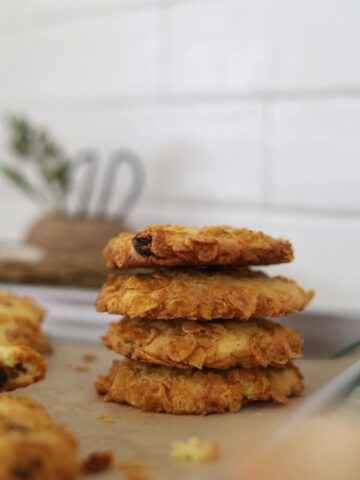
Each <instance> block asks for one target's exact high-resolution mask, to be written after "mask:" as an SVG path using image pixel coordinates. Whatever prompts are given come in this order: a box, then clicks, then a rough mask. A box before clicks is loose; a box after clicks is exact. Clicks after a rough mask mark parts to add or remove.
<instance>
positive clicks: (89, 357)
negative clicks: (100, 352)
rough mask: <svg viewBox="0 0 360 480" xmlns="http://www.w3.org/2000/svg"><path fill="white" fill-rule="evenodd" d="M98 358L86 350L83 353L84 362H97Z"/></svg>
mask: <svg viewBox="0 0 360 480" xmlns="http://www.w3.org/2000/svg"><path fill="white" fill-rule="evenodd" d="M97 359H98V357H97V355H95V354H94V353H90V352H86V353H84V355H83V360H84V362H95V361H96V360H97Z"/></svg>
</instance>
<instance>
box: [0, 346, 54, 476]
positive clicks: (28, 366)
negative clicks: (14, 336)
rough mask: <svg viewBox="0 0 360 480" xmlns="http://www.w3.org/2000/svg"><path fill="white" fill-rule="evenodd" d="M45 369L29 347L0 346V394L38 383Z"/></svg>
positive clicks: (41, 360)
mask: <svg viewBox="0 0 360 480" xmlns="http://www.w3.org/2000/svg"><path fill="white" fill-rule="evenodd" d="M46 369H47V366H46V362H45V360H44V358H43V357H42V355H40V354H39V353H37V352H35V350H33V349H32V348H31V347H28V346H26V345H0V392H3V391H10V390H15V389H16V388H22V387H27V386H28V385H31V384H33V383H35V382H38V381H40V380H42V379H43V378H44V377H45V373H46ZM0 478H1V477H0Z"/></svg>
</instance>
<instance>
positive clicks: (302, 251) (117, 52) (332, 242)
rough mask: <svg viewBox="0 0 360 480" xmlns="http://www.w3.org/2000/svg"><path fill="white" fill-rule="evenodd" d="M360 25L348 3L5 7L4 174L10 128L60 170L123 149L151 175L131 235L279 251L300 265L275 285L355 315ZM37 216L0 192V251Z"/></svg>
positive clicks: (34, 0)
mask: <svg viewBox="0 0 360 480" xmlns="http://www.w3.org/2000/svg"><path fill="white" fill-rule="evenodd" d="M359 14H360V4H359V2H357V1H356V0H344V1H342V2H339V1H335V0H328V1H324V0H316V1H313V2H303V1H297V0H296V1H292V2H289V1H285V0H272V1H271V2H269V1H266V0H255V1H254V0H253V1H237V0H157V1H155V0H129V1H126V0H117V1H115V0H87V1H84V0H76V1H74V0H72V1H69V0H62V1H61V2H60V1H58V0H54V1H52V2H48V1H45V0H28V1H27V2H25V3H24V2H23V1H20V0H11V1H10V0H7V1H6V0H3V1H2V2H1V5H0V82H1V89H0V117H1V120H3V122H2V123H1V127H0V128H1V129H0V158H1V160H4V161H5V162H9V161H10V160H11V155H12V153H11V152H10V151H9V147H8V139H9V131H8V127H7V126H6V118H7V116H8V115H9V114H16V115H21V116H25V117H26V118H27V119H28V120H29V121H31V122H32V123H34V124H35V125H38V126H41V127H44V128H45V129H47V130H48V131H49V132H50V133H51V134H52V135H53V136H54V138H56V140H57V141H58V142H59V143H60V145H61V146H63V147H64V148H65V149H66V151H67V152H69V154H70V156H74V157H75V156H76V155H77V153H78V152H80V151H82V150H83V149H86V148H92V149H94V150H95V151H97V152H98V153H99V155H100V157H101V171H102V172H104V171H105V168H106V164H107V163H108V162H109V155H110V154H111V152H112V151H113V150H114V149H116V148H127V149H130V150H132V151H134V152H136V153H137V154H138V155H139V156H140V158H141V159H142V161H143V164H144V167H145V170H146V183H145V190H144V192H143V195H142V196H141V198H140V200H139V201H138V202H137V204H136V206H135V208H134V209H133V210H132V211H131V213H130V214H129V216H128V218H127V222H128V224H129V225H130V226H131V228H136V227H139V226H142V225H144V224H146V223H148V222H151V223H157V222H162V223H184V224H195V225H196V224H198V225H203V224H217V223H227V224H231V225H234V226H247V227H249V228H255V229H262V230H264V231H265V232H268V233H271V234H274V235H278V236H284V237H286V238H289V239H291V240H292V241H293V243H294V246H295V253H296V261H295V262H294V263H293V264H292V265H285V266H280V267H272V268H273V270H274V271H281V272H283V273H285V274H289V275H292V276H294V277H296V279H298V280H299V282H301V283H302V284H303V285H304V286H306V287H314V288H316V290H317V292H318V293H317V297H316V299H315V301H314V305H315V307H316V306H318V307H326V308H329V307H330V308H338V309H340V308H341V309H342V310H343V309H348V310H352V309H356V308H360V295H359V290H358V289H359V284H360V268H359V260H360V253H359V251H360V250H359V244H360V135H359V125H360V63H359V61H358V53H359V46H360V29H359ZM102 175H103V174H98V175H97V183H96V185H95V187H94V190H95V193H94V196H92V200H91V202H92V203H91V208H92V209H95V206H94V205H95V203H96V200H95V197H96V194H97V193H98V192H99V191H100V185H101V182H102ZM130 180H131V179H130V173H129V172H128V171H125V169H124V171H123V172H122V173H120V174H119V178H118V179H117V183H116V195H114V197H117V196H121V195H124V192H126V191H127V189H129V188H130ZM112 202H114V200H112ZM47 208H48V205H46V204H45V205H41V204H40V205H39V204H38V203H34V202H32V201H30V200H29V199H28V198H27V197H26V196H24V195H23V194H22V193H21V192H20V191H18V190H17V189H16V188H14V187H13V186H12V185H11V184H10V183H9V182H8V181H7V180H6V179H5V178H4V176H1V177H0V226H1V227H0V240H1V241H2V242H3V243H4V242H14V241H17V242H18V241H20V240H21V239H22V238H23V236H24V235H25V234H26V232H27V231H28V229H29V228H30V226H31V225H32V224H33V222H34V221H35V220H36V219H37V218H38V217H39V216H41V215H43V214H44V213H46V211H47ZM112 208H113V211H114V204H113V205H112Z"/></svg>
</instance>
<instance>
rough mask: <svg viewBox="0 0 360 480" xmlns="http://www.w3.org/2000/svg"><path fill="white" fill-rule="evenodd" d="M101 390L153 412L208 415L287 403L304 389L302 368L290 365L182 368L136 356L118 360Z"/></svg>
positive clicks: (108, 397) (103, 378) (101, 383)
mask: <svg viewBox="0 0 360 480" xmlns="http://www.w3.org/2000/svg"><path fill="white" fill-rule="evenodd" d="M95 388H96V390H97V391H98V392H99V393H101V394H104V395H106V396H105V400H106V401H114V402H118V403H128V404H130V405H133V406H134V407H137V408H141V409H142V410H148V411H152V412H166V413H175V414H193V415H206V414H208V413H224V412H226V411H227V410H229V411H230V412H236V411H237V410H239V409H240V408H241V406H242V405H243V404H245V403H247V402H255V401H259V400H262V401H263V400H274V401H276V402H279V403H287V401H288V398H289V397H291V396H292V395H299V394H300V393H301V392H302V390H303V384H302V376H301V373H300V371H299V370H298V369H297V368H296V367H295V366H293V365H291V364H288V365H287V366H286V367H285V368H283V369H279V368H271V367H268V368H261V367H258V368H249V369H244V368H236V367H234V368H230V369H228V370H203V371H200V370H196V369H187V370H180V369H177V368H169V367H162V366H158V365H148V364H145V363H141V362H134V361H129V360H125V361H121V362H119V361H116V360H115V361H114V362H113V365H112V367H111V368H110V371H109V373H108V375H105V376H100V377H99V378H98V380H97V382H96V384H95Z"/></svg>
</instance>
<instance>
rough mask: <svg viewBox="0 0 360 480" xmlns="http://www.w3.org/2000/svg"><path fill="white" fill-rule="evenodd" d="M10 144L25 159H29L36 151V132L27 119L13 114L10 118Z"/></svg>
mask: <svg viewBox="0 0 360 480" xmlns="http://www.w3.org/2000/svg"><path fill="white" fill-rule="evenodd" d="M9 126H10V145H11V148H12V150H13V151H14V152H15V153H16V154H17V155H18V156H19V157H20V158H23V159H29V157H31V156H32V155H34V154H35V152H36V133H35V131H34V129H33V128H32V127H31V125H30V124H29V123H28V121H27V120H25V119H24V118H20V117H15V116H12V117H10V118H9Z"/></svg>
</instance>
